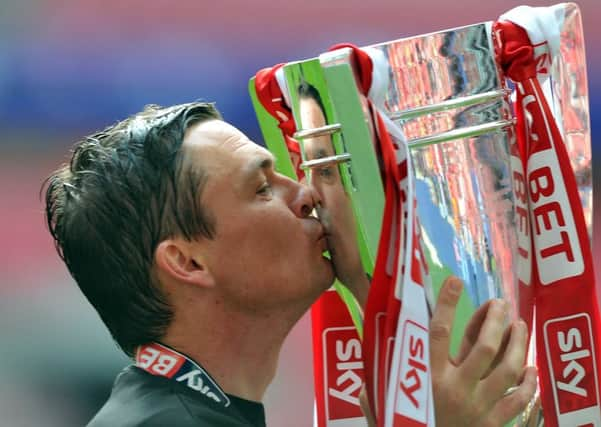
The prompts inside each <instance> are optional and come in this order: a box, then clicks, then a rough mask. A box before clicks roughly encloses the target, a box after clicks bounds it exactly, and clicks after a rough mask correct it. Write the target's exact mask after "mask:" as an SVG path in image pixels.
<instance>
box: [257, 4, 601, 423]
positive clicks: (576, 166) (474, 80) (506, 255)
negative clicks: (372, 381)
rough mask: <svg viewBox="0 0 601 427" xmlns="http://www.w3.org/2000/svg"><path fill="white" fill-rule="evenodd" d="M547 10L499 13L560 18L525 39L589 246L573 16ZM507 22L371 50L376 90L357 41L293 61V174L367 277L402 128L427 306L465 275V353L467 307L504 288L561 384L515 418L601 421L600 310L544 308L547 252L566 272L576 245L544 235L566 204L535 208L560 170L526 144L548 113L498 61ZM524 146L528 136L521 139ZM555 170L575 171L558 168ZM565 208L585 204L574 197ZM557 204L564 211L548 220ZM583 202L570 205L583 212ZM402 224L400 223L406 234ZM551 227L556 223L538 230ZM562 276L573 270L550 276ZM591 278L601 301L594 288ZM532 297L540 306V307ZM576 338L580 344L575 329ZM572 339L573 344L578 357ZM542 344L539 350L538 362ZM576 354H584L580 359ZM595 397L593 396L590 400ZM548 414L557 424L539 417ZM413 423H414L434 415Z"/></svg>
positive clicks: (587, 174) (588, 189) (285, 81)
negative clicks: (387, 162)
mask: <svg viewBox="0 0 601 427" xmlns="http://www.w3.org/2000/svg"><path fill="white" fill-rule="evenodd" d="M518 9H519V8H518ZM540 9H541V10H540V11H533V10H532V9H528V10H526V9H519V10H516V11H511V12H510V13H508V14H507V16H506V17H505V18H506V19H508V20H509V21H511V22H515V23H516V24H517V25H523V26H525V27H527V26H528V25H530V21H536V22H537V23H539V24H540V22H542V21H544V20H545V19H547V20H548V21H545V22H551V24H546V25H548V27H549V28H551V29H550V30H549V33H556V35H557V42H556V43H555V42H553V41H552V40H551V38H547V39H544V40H545V42H544V43H542V42H541V43H535V41H533V40H532V39H533V38H536V37H537V34H538V33H536V31H539V30H540V28H545V27H544V25H539V26H538V27H537V26H536V25H535V30H532V31H533V32H529V33H528V34H529V36H530V41H531V44H532V45H533V46H534V48H533V49H534V54H535V55H538V56H537V57H536V58H537V60H538V62H537V70H536V71H537V72H538V74H537V76H538V78H539V80H541V84H540V88H541V89H540V90H541V92H542V93H541V94H540V100H541V102H542V101H543V100H544V102H546V103H547V104H548V110H549V112H548V116H545V117H547V119H545V120H546V121H545V120H543V121H544V123H547V122H548V118H549V117H551V118H553V120H554V122H555V123H557V127H558V131H559V133H560V134H561V138H562V140H563V141H564V142H565V149H566V150H567V158H569V163H570V165H569V168H570V170H573V174H574V176H575V183H576V185H577V188H576V187H575V188H574V192H577V194H576V197H577V198H578V200H579V201H580V203H581V205H582V214H580V215H582V222H583V227H584V228H583V229H584V230H585V231H584V234H585V239H586V244H585V245H584V246H588V247H581V249H582V252H583V253H585V252H586V251H587V250H589V249H590V241H589V239H592V224H591V221H592V180H591V179H592V173H591V151H590V130H589V114H588V94H587V83H586V71H585V70H586V63H585V57H584V51H583V39H582V30H581V26H580V25H581V24H580V15H579V10H578V8H577V7H576V6H575V5H574V4H561V5H557V6H554V7H552V8H544V9H545V10H544V11H543V10H542V9H543V8H540ZM530 13H539V15H540V16H541V17H542V18H541V17H538V16H539V15H536V16H537V18H536V19H535V18H532V17H531V16H530V15H529V14H530ZM537 20H538V21H537ZM539 21H540V22H539ZM537 25H538V24H537ZM499 28H501V29H499ZM502 31H505V32H506V33H507V32H508V30H504V29H503V28H502V27H499V26H496V24H495V25H494V26H493V23H492V22H487V23H482V24H476V25H470V26H466V27H461V28H456V29H452V30H446V31H441V32H437V33H432V34H427V35H422V36H416V37H411V38H406V39H400V40H395V41H391V42H386V43H381V44H376V45H373V46H370V47H369V48H366V49H365V50H364V51H365V52H367V53H368V54H369V57H370V58H371V61H372V67H373V69H374V71H373V75H370V77H369V80H370V82H371V88H370V89H369V90H368V91H366V90H365V87H364V86H365V75H364V74H365V69H364V68H362V66H361V64H359V63H358V61H357V58H356V52H355V51H354V50H353V49H351V48H341V49H336V50H333V51H330V52H327V53H324V54H322V55H320V56H319V57H317V58H313V59H308V60H302V61H297V62H292V63H288V64H286V65H284V66H283V67H282V68H281V69H280V70H279V72H278V76H277V77H278V83H279V87H280V89H281V91H282V93H283V97H284V98H285V100H282V102H285V103H286V105H287V107H288V108H289V110H290V112H291V115H292V116H293V120H294V124H295V128H296V132H295V133H294V135H293V136H294V139H295V140H296V141H298V144H299V147H300V152H301V155H302V163H301V165H300V168H301V169H303V170H304V171H305V174H306V179H307V181H308V183H310V185H312V186H314V187H315V188H316V189H317V191H318V192H319V193H320V195H321V198H322V201H323V203H322V206H321V207H320V208H319V209H318V212H317V214H318V215H319V217H320V220H321V221H322V222H323V223H324V225H325V226H326V228H327V229H329V230H330V232H331V236H332V238H333V239H338V241H337V244H336V245H334V246H335V247H336V248H338V251H339V252H338V253H332V254H331V255H332V256H333V257H336V256H339V257H344V259H355V258H356V259H358V261H357V262H361V263H362V265H363V268H364V271H365V273H366V275H367V276H368V277H370V278H371V277H372V276H373V274H374V269H375V266H376V261H377V257H378V244H379V242H380V239H381V232H382V228H383V226H382V217H383V213H384V207H385V199H386V195H385V185H384V181H383V174H384V171H383V164H384V161H383V153H382V152H381V150H380V147H379V145H378V140H379V139H380V138H381V137H382V132H384V131H383V129H382V128H378V125H377V123H380V124H381V123H385V124H386V126H388V127H387V129H388V131H387V132H389V131H390V132H392V129H394V132H396V133H397V134H398V135H401V137H399V138H397V139H395V144H396V145H399V144H401V142H402V141H401V139H402V140H403V141H404V142H403V143H405V144H406V146H407V149H408V152H409V154H410V163H411V165H410V166H411V167H410V170H411V173H412V175H411V176H412V179H413V191H414V194H415V200H416V217H418V218H419V224H420V225H421V227H420V231H419V234H420V236H421V248H422V249H423V257H424V258H425V262H426V264H427V269H426V270H427V272H428V277H427V283H426V285H425V287H426V288H427V289H426V295H427V297H428V304H432V301H433V297H432V296H431V295H429V291H430V288H429V286H428V285H429V284H430V283H431V289H432V291H433V293H437V292H438V289H439V288H440V285H441V283H442V282H443V280H444V279H445V278H446V277H448V276H449V275H455V276H458V277H459V278H461V279H462V281H463V282H464V285H465V287H464V294H463V295H462V297H461V299H460V303H459V307H458V313H457V319H456V322H455V328H454V331H453V343H452V346H453V351H457V348H458V346H459V340H460V338H461V336H462V335H463V330H464V328H465V325H466V322H467V320H468V319H469V317H470V316H471V315H472V313H473V312H474V311H475V310H476V309H477V308H478V307H479V306H480V305H482V304H484V303H485V302H486V301H488V300H490V299H492V298H499V297H502V298H505V299H506V300H508V301H510V303H511V306H512V308H513V312H512V316H514V317H517V316H520V317H522V318H524V319H525V320H526V321H527V323H528V324H529V326H530V328H531V333H532V344H531V354H530V355H529V357H530V358H531V361H532V363H535V361H538V364H539V365H540V364H541V360H545V361H546V362H545V363H544V364H543V365H544V366H539V372H541V368H542V375H546V377H545V378H546V379H544V380H541V382H542V383H543V384H545V386H546V387H549V384H557V385H558V386H557V388H553V390H552V391H550V390H549V389H547V390H546V393H548V394H538V393H537V397H536V398H535V400H533V401H532V403H531V405H530V406H529V408H528V410H527V411H526V412H525V413H523V415H522V416H521V417H520V419H518V420H516V421H515V422H516V423H517V425H521V426H539V425H559V426H573V425H587V426H588V425H591V426H601V410H600V408H601V406H600V403H599V384H598V379H597V378H598V377H597V375H598V373H597V367H596V363H597V362H596V361H595V357H594V356H595V351H598V350H599V348H598V347H597V348H595V343H594V335H593V334H592V330H593V329H594V327H595V320H594V318H595V317H596V318H597V319H598V309H597V311H596V312H593V313H592V317H593V322H592V324H591V320H590V318H591V315H590V314H589V315H581V314H580V313H579V312H577V311H575V312H574V313H575V314H573V313H568V312H561V313H559V312H558V313H559V314H555V315H553V314H548V313H547V312H548V311H549V310H548V309H547V308H548V307H550V304H548V303H547V301H548V299H545V298H550V297H547V296H546V294H545V292H548V291H549V289H552V286H549V285H550V284H552V283H555V282H553V280H552V279H548V278H547V276H549V274H547V271H548V269H547V267H546V265H547V264H545V262H546V258H548V259H554V263H555V264H557V265H558V267H557V268H558V269H562V266H561V263H562V260H563V258H560V257H559V256H560V255H561V256H562V257H563V256H564V255H565V259H566V264H565V268H563V269H564V270H566V271H567V270H570V268H571V267H569V265H571V264H570V263H572V262H575V261H574V259H573V258H574V256H573V254H571V253H568V252H567V251H566V252H565V254H564V253H561V251H560V249H561V246H560V243H561V242H563V243H565V242H566V240H565V239H564V240H563V241H561V242H559V243H558V242H556V241H554V240H553V237H552V236H553V235H552V233H551V232H552V230H551V229H552V225H553V224H554V223H557V224H558V225H562V224H563V225H565V224H566V223H567V220H565V218H564V214H565V210H564V211H562V210H561V200H560V201H559V202H551V201H548V202H547V204H541V203H542V202H541V201H540V200H539V198H537V197H538V194H539V193H540V194H542V193H544V189H549V188H550V180H551V179H552V178H551V177H552V175H545V176H543V175H541V173H542V172H540V171H546V170H547V169H545V168H548V169H549V170H552V169H553V168H554V166H553V165H554V164H551V163H550V166H546V163H541V162H543V160H540V159H541V158H542V157H541V153H542V152H543V151H544V150H542V149H539V148H528V147H538V145H537V144H540V141H539V140H540V139H542V136H541V135H540V132H539V133H536V132H535V131H534V130H533V129H534V128H533V127H532V123H533V122H536V120H539V121H541V120H542V119H540V118H539V117H538V116H537V114H538V113H533V112H532V111H533V110H530V109H529V108H530V107H529V103H530V102H532V101H531V99H530V98H528V96H530V95H527V94H525V93H526V91H527V88H526V86H527V85H526V83H524V82H522V81H515V78H514V77H513V76H512V75H510V73H511V72H512V71H508V69H509V68H510V67H507V66H505V64H503V63H502V61H503V59H504V58H505V56H503V55H502V54H500V52H499V50H500V48H499V46H500V45H501V44H502V42H503V40H502V39H503V37H505V36H506V34H502ZM539 32H540V31H539ZM542 34H543V35H546V34H547V33H545V32H544V31H542ZM541 37H542V36H541ZM545 43H546V44H545ZM547 45H548V46H547ZM545 48H548V50H547V51H545V50H544V49H545ZM540 52H543V53H542V54H541V53H540ZM553 53H554V55H553ZM545 55H547V56H545ZM508 77H511V79H514V81H513V82H510V81H509V80H508ZM517 92H519V93H517ZM512 93H513V94H512ZM251 94H253V95H254V98H253V99H254V100H255V108H256V110H257V114H258V116H259V119H260V123H261V126H262V129H263V132H264V134H265V137H266V141H267V144H268V146H269V148H270V150H272V151H273V152H274V153H276V155H277V156H278V161H280V162H285V163H286V164H285V165H283V166H282V165H280V169H281V170H284V171H289V173H292V171H293V170H294V167H293V166H292V163H291V162H290V160H289V158H288V151H289V148H288V147H289V145H288V146H287V145H286V144H285V143H284V140H283V138H282V135H281V132H280V129H278V128H277V123H276V121H275V120H274V119H273V118H272V117H271V116H269V115H267V114H265V108H264V105H262V104H261V102H259V101H257V96H256V94H255V93H254V88H253V86H252V84H251ZM516 96H517V98H516ZM520 97H521V98H520ZM518 100H521V101H520V103H518ZM522 108H523V110H522ZM543 110H544V108H543ZM379 116H381V118H380V120H379V121H378V120H377V117H379ZM547 125H548V123H547ZM548 126H550V125H548ZM280 128H281V127H280ZM394 132H393V133H394ZM550 134H553V132H552V131H550ZM553 135H554V134H553ZM551 139H552V140H554V138H551ZM555 139H556V138H555ZM524 141H525V142H524ZM522 142H524V144H526V145H524V146H522V145H520V144H521V143H522ZM562 146H563V143H562ZM523 147H526V148H523ZM528 149H530V152H528ZM561 149H563V148H561ZM524 150H525V151H524ZM520 156H521V157H520ZM560 157H561V156H560V155H559V154H558V158H560ZM541 165H542V166H541ZM522 174H523V176H524V177H526V178H525V181H524V182H527V183H528V185H529V186H530V187H529V189H527V190H524V191H526V192H529V194H530V196H529V197H530V199H529V202H528V203H529V205H523V204H522V202H523V200H522V197H521V196H522V193H520V189H521V188H522V187H521V183H522V181H520V177H521V176H522ZM562 176H564V179H565V180H566V182H569V181H570V180H569V179H568V178H565V176H566V175H565V173H564V174H563V175H562ZM555 182H558V181H557V180H556V181H555ZM566 185H567V184H566ZM537 186H538V187H537ZM523 188H526V187H523ZM537 190H540V191H538V192H537ZM550 191H551V190H549V191H548V192H547V193H550ZM568 192H569V191H568ZM545 194H546V193H545ZM549 197H551V196H550V195H549ZM562 200H563V199H562ZM553 203H557V204H553ZM565 203H566V204H567V205H570V206H572V207H573V206H575V205H576V204H575V203H573V202H572V199H569V202H568V199H567V198H566V199H565ZM524 206H526V207H524ZM558 206H559V207H558ZM524 209H526V210H524ZM551 209H555V210H554V211H553V213H552V214H551V213H549V212H551ZM574 209H575V208H574ZM579 209H580V208H579V207H578V209H575V212H576V211H577V213H576V214H574V215H575V216H578V212H580V211H579ZM524 212H525V213H524ZM524 224H526V225H527V226H528V227H531V228H528V230H530V232H529V233H530V234H527V235H526V234H524V230H525V228H524V227H526V225H524ZM563 225H562V226H563ZM408 230H409V231H407V230H406V231H405V233H407V232H409V233H410V232H411V231H410V229H409V228H408ZM541 230H542V231H541ZM545 230H546V231H548V233H546V234H543V231H545ZM566 233H567V232H566ZM401 234H402V233H401ZM539 235H541V236H543V237H540V238H539V237H537V236H539ZM550 236H551V237H550ZM560 236H564V237H565V235H564V234H560ZM569 238H572V237H569ZM573 238H574V239H576V238H575V237H573ZM401 239H402V237H401ZM537 239H538V240H537ZM581 246H582V245H581ZM589 252H590V251H589ZM582 256H583V259H586V255H582ZM552 257H556V258H552ZM359 260H360V261H359ZM585 264H586V262H585ZM532 266H534V267H535V268H534V269H533V267H532ZM405 267H406V266H405ZM583 269H584V267H583ZM578 274H580V273H578ZM591 275H592V271H591ZM574 277H575V276H574ZM591 277H592V276H591ZM537 280H538V282H540V283H539V284H538V285H537V283H538V282H537ZM567 280H569V278H567V276H566V277H561V279H557V280H556V281H557V282H560V283H564V282H565V281H567ZM588 286H589V287H591V288H592V289H593V291H592V292H593V294H592V295H594V282H592V283H589V284H588ZM537 289H540V290H541V291H540V294H537V292H539V291H538V290H537ZM536 295H540V296H539V297H536ZM581 295H582V297H583V298H586V297H584V295H585V294H584V293H583V294H581ZM370 297H371V295H370ZM593 299H594V298H593ZM541 301H545V302H544V303H541ZM535 303H536V304H538V305H536V308H537V314H533V313H532V307H533V305H534V304H535ZM595 304H596V303H595ZM595 304H594V305H593V307H596V305H595ZM583 310H584V309H583ZM583 313H584V311H583ZM537 316H538V317H537ZM545 316H547V317H545ZM553 316H555V317H553ZM579 316H582V319H585V318H588V319H589V320H588V323H586V325H588V328H589V330H588V335H587V334H586V333H584V335H583V337H581V336H580V335H578V336H576V335H575V334H576V333H578V334H580V333H581V332H582V331H580V332H579V330H578V326H577V325H578V324H577V323H574V322H579V321H580V320H578V319H579ZM561 322H572V323H570V324H568V323H566V325H568V326H566V328H567V329H566V330H565V331H564V330H561V328H560V326H561V325H562V323H561ZM574 325H576V326H574ZM591 325H592V326H591ZM585 332H586V331H585ZM553 333H556V335H552V334H553ZM570 333H572V334H573V335H572V339H573V342H572V341H570V342H568V340H567V338H566V337H568V336H569V334H570ZM397 337H398V335H397ZM578 337H580V338H578ZM587 340H588V341H587ZM583 342H586V343H588V345H589V347H590V348H587V347H586V346H585V345H584V344H582V343H583ZM537 343H538V344H537ZM543 343H544V344H543ZM568 344H574V346H575V348H574V350H575V351H572V350H573V349H572V346H570V345H568ZM554 346H555V347H557V346H559V347H557V349H558V350H557V351H558V352H559V353H561V354H560V355H557V357H556V355H554V354H553V349H554ZM568 347H570V348H569V349H568ZM576 347H577V348H576ZM541 349H542V353H545V354H546V355H545V356H544V357H546V359H541V357H542V355H541ZM545 350H546V351H545ZM568 350H570V351H568ZM598 357H599V356H598V355H597V358H598ZM579 358H581V359H583V360H582V363H581V364H576V362H575V361H576V360H580V359H579ZM572 362H574V363H572ZM547 365H548V367H547ZM401 372H402V369H401ZM558 372H559V373H560V374H558ZM561 374H563V375H564V376H566V378H563V379H562V378H560V377H558V375H561ZM587 376H589V377H591V378H592V379H590V380H589V381H590V382H588V383H587V385H586V386H579V384H580V383H579V381H580V380H581V379H582V378H587ZM547 377H549V378H547ZM562 384H563V385H562ZM566 384H568V385H570V386H571V387H572V388H571V389H570V386H566ZM388 386H389V387H390V386H391V385H390V384H389V385H388ZM570 390H571V391H572V392H574V393H573V395H574V396H572V397H570V395H569V393H570ZM543 391H545V390H543ZM508 393H511V389H509V390H508ZM591 394H594V396H597V398H596V402H595V400H594V399H591V398H590V396H591ZM566 396H567V397H566ZM594 396H593V397H594ZM579 399H584V400H582V401H579ZM586 399H588V400H586ZM541 402H542V406H541ZM582 402H585V403H582ZM388 403H390V402H388ZM392 404H395V402H392ZM547 407H548V409H547ZM395 410H396V409H395ZM543 410H545V416H547V414H552V418H547V419H546V420H543V415H542V414H543ZM547 411H548V412H547ZM409 418H410V417H409ZM418 418H419V417H417V418H415V420H416V421H419V423H418V424H415V425H434V424H433V423H432V420H426V419H421V418H419V419H418ZM426 418H427V417H426ZM330 421H332V420H331V419H328V417H326V424H324V425H337V424H335V423H330ZM420 423H421V424H420ZM545 423H546V424H545ZM345 425H353V424H351V423H347V424H345ZM386 425H393V424H386ZM394 425H397V424H394Z"/></svg>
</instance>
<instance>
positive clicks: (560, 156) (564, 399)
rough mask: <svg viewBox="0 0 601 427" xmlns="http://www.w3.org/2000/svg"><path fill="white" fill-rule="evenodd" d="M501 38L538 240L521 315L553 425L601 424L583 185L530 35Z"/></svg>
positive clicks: (524, 271) (527, 206) (522, 210)
mask: <svg viewBox="0 0 601 427" xmlns="http://www.w3.org/2000/svg"><path fill="white" fill-rule="evenodd" d="M494 34H495V36H496V38H497V48H498V51H497V59H498V62H499V63H500V65H501V66H502V68H503V70H504V71H505V73H506V75H507V76H508V77H509V78H511V79H512V80H513V81H514V82H515V83H516V92H517V99H516V103H515V106H514V107H515V110H516V117H517V146H516V147H514V149H513V154H514V155H515V156H519V159H520V160H519V161H518V162H517V164H521V165H522V167H521V168H519V167H516V168H514V171H513V175H514V176H513V180H514V189H515V192H514V193H515V196H516V199H517V200H516V205H517V207H518V209H517V210H516V217H517V220H518V228H519V233H521V235H522V236H529V238H530V245H522V247H520V257H521V258H520V259H521V260H522V262H523V263H524V265H522V266H520V272H521V280H520V300H521V301H520V314H521V316H522V317H523V318H524V319H525V320H527V321H528V323H529V324H530V326H531V327H532V326H533V327H534V328H535V330H536V339H537V342H536V351H537V365H538V369H539V379H540V387H541V399H542V407H543V411H544V417H545V425H546V426H551V427H555V426H589V425H590V426H592V425H599V423H601V405H600V395H601V389H600V388H599V385H600V382H599V372H600V371H601V354H599V353H600V351H601V345H600V344H601V343H600V342H599V340H600V333H601V320H600V317H599V306H598V299H597V298H598V297H597V295H596V293H595V278H594V271H593V262H592V254H591V247H590V241H589V237H588V233H587V229H586V223H585V220H584V215H583V210H582V205H581V202H580V198H579V194H578V187H577V183H576V180H575V177H574V173H573V170H572V167H571V165H570V160H569V157H568V152H567V150H566V147H565V144H564V141H563V138H562V136H561V133H560V131H559V129H558V126H557V124H556V123H555V119H554V117H553V114H552V113H551V110H550V108H549V106H548V104H547V101H546V99H545V96H544V94H543V91H542V88H541V85H540V83H539V81H538V79H537V58H535V56H534V47H533V46H532V44H531V42H530V40H529V38H528V34H527V32H526V31H525V30H524V29H523V28H521V27H519V26H517V25H516V24H513V23H511V22H497V23H495V25H494ZM524 246H525V247H524ZM528 263H529V265H528ZM533 304H534V307H535V310H536V314H535V318H534V319H533V320H532V314H531V311H530V310H531V307H532V305H533ZM532 323H534V325H532Z"/></svg>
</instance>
